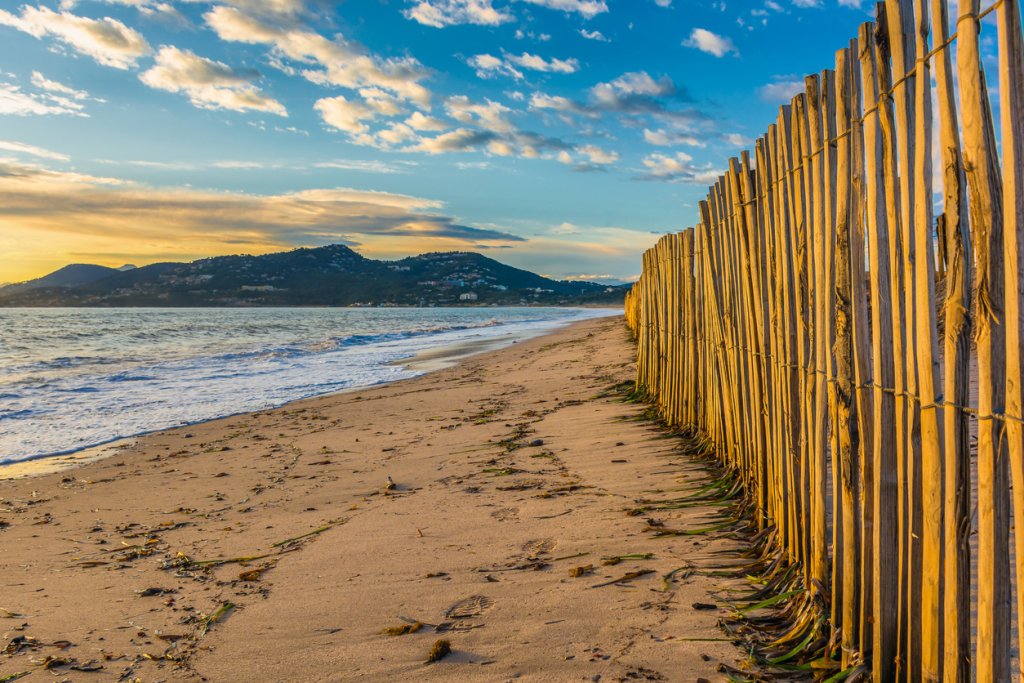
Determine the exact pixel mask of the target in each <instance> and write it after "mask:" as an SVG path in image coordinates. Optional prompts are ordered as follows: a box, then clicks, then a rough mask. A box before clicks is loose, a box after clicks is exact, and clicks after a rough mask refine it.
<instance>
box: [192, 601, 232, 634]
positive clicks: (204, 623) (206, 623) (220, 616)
mask: <svg viewBox="0 0 1024 683" xmlns="http://www.w3.org/2000/svg"><path fill="white" fill-rule="evenodd" d="M233 611H235V604H234V603H233V602H225V603H223V604H222V605H221V606H220V607H218V608H217V611H216V612H214V613H213V614H211V615H209V616H204V617H202V619H200V621H201V625H200V627H199V635H200V636H205V635H206V634H207V633H208V632H209V630H210V629H211V628H212V627H213V626H214V624H219V623H220V622H222V621H224V620H225V619H227V617H228V615H229V614H231V613H232V612H233Z"/></svg>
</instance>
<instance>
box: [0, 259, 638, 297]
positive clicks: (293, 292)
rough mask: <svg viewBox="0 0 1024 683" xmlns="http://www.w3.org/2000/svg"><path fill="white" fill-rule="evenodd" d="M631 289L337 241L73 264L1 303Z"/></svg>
mask: <svg viewBox="0 0 1024 683" xmlns="http://www.w3.org/2000/svg"><path fill="white" fill-rule="evenodd" d="M625 290H626V287H625V286H612V287H610V286H607V285H599V284H595V283H592V282H582V281H579V282H578V281H564V280H551V279H549V278H546V277H543V276H540V275H537V274H535V273H531V272H529V271H525V270H520V269H518V268H513V267H511V266H507V265H505V264H503V263H499V262H498V261H495V260H494V259H491V258H487V257H486V256H483V255H481V254H476V253H471V252H445V253H431V254H421V255H419V256H411V257H409V258H405V259H401V260H399V261H377V260H373V259H368V258H365V257H363V256H361V255H360V254H358V253H356V252H355V251H353V250H352V249H349V248H348V247H346V246H343V245H338V244H335V245H330V246H326V247H318V248H314V249H296V250H294V251H289V252H281V253H275V254H266V255H263V256H218V257H216V258H208V259H202V260H199V261H193V262H191V263H155V264H152V265H149V266H144V267H142V268H134V269H129V270H116V269H113V268H105V267H103V266H91V265H84V264H75V265H72V266H65V267H64V268H62V269H60V270H58V271H55V272H54V273H51V274H50V275H47V276H45V277H42V278H39V279H38V280H32V281H30V282H26V283H20V284H17V285H9V286H7V287H4V288H2V289H0V306H458V305H492V304H493V305H534V304H542V305H559V304H563V305H579V304H620V303H622V300H623V297H624V295H625Z"/></svg>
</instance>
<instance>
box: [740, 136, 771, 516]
mask: <svg viewBox="0 0 1024 683" xmlns="http://www.w3.org/2000/svg"><path fill="white" fill-rule="evenodd" d="M734 166H735V164H730V172H731V173H732V174H733V176H734V177H735V176H736V174H737V173H738V174H739V183H736V184H734V193H733V194H734V197H736V198H737V199H738V200H739V201H738V205H737V207H736V211H737V212H738V213H739V218H741V220H740V221H739V223H740V225H741V227H742V231H741V246H742V247H743V254H742V256H743V259H744V261H745V268H744V270H745V272H746V274H747V292H748V299H749V308H748V310H749V315H748V318H747V319H748V321H749V326H750V335H749V338H750V341H749V348H750V356H751V362H752V364H753V366H754V380H755V384H756V392H757V393H756V394H755V396H754V398H755V399H756V402H755V403H754V404H753V405H752V406H751V410H752V411H753V414H754V423H755V427H756V431H755V437H756V450H755V453H754V457H755V466H756V467H757V471H758V490H757V525H758V528H763V527H764V526H765V511H766V510H767V507H768V487H767V481H766V472H767V470H768V460H767V452H768V449H769V443H770V441H769V438H768V432H767V425H766V424H765V418H766V416H767V414H768V400H767V395H766V391H765V387H766V386H767V384H766V382H767V377H766V372H765V366H766V359H765V353H764V351H765V349H764V345H763V342H764V334H763V332H764V310H763V297H762V292H761V262H760V257H759V254H760V253H761V245H760V239H759V237H760V234H761V230H760V227H759V226H758V224H757V223H756V214H755V211H754V205H755V203H756V201H757V199H756V197H754V195H753V184H752V182H751V177H750V176H751V171H750V155H749V153H748V152H746V151H744V152H743V154H742V156H741V166H740V169H739V171H737V170H736V169H735V168H734Z"/></svg>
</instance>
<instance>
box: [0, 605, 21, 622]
mask: <svg viewBox="0 0 1024 683" xmlns="http://www.w3.org/2000/svg"><path fill="white" fill-rule="evenodd" d="M23 616H25V615H24V614H18V613H17V612H12V611H11V610H9V609H4V608H3V607H0V617H3V618H4V619H20V618H21V617H23Z"/></svg>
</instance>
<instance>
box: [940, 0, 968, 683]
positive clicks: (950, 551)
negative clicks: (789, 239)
mask: <svg viewBox="0 0 1024 683" xmlns="http://www.w3.org/2000/svg"><path fill="white" fill-rule="evenodd" d="M932 24H933V30H934V33H935V44H936V45H941V44H944V43H945V42H946V40H947V38H948V35H949V16H948V12H947V8H946V3H945V2H944V1H942V0H937V1H935V2H933V3H932ZM935 81H936V104H937V110H936V111H937V114H938V121H939V135H940V137H939V143H940V145H941V157H940V158H941V160H942V186H943V213H942V215H941V216H940V223H939V225H940V226H941V230H940V231H939V237H940V244H941V245H942V246H943V248H942V256H943V262H944V271H945V272H944V279H945V282H946V300H945V303H944V305H943V327H944V337H945V351H944V354H943V355H944V359H943V360H944V363H945V373H944V374H945V386H944V389H943V393H944V395H945V397H946V399H947V400H948V401H950V402H951V403H952V405H947V406H946V408H945V413H944V418H945V419H944V422H945V424H944V429H945V432H944V440H945V449H946V451H945V475H944V479H945V482H944V490H943V498H944V502H943V514H944V521H943V554H944V555H943V576H942V591H943V604H942V613H943V623H942V638H943V662H942V676H941V678H942V679H943V680H946V681H953V682H965V681H968V680H970V675H971V674H970V647H971V617H970V615H971V603H970V599H971V585H970V581H971V564H970V530H971V519H970V498H971V496H970V476H971V473H970V464H971V462H970V421H969V417H968V415H967V413H966V412H965V411H964V410H963V409H962V408H960V407H958V406H966V405H968V403H969V401H970V353H971V339H970V335H971V310H970V309H971V300H970V286H971V285H970V283H971V270H972V263H971V261H972V256H971V248H970V236H969V234H968V229H967V220H966V218H967V216H966V205H967V201H966V200H967V197H966V192H965V182H964V172H963V161H962V156H961V152H960V131H959V126H958V121H957V110H956V102H955V100H954V91H953V77H952V66H951V58H950V54H949V50H942V51H941V52H940V53H938V54H937V55H936V59H935Z"/></svg>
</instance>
